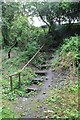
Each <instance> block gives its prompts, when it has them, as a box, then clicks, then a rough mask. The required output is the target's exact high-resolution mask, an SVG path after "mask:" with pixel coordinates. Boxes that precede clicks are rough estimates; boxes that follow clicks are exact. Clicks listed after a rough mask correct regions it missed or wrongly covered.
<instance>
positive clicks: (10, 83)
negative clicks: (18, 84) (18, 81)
mask: <svg viewBox="0 0 80 120" xmlns="http://www.w3.org/2000/svg"><path fill="white" fill-rule="evenodd" d="M10 86H11V91H12V89H13V88H12V76H10Z"/></svg>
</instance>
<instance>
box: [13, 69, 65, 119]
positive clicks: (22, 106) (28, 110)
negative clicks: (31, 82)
mask: <svg viewBox="0 0 80 120" xmlns="http://www.w3.org/2000/svg"><path fill="white" fill-rule="evenodd" d="M63 77H64V76H63ZM46 78H47V79H46ZM60 79H62V77H60V76H59V77H58V73H56V72H55V71H53V72H52V69H51V67H50V68H49V69H48V71H47V74H46V76H45V77H44V82H43V85H41V86H40V87H39V91H38V92H37V93H36V94H35V95H34V96H31V97H29V98H24V97H23V98H22V97H19V98H17V101H16V103H15V105H14V110H15V112H16V113H17V115H18V117H20V116H22V117H23V118H37V117H39V118H43V117H44V112H43V111H44V110H45V109H46V107H47V105H46V106H44V105H43V100H44V99H46V98H47V97H48V96H50V90H51V89H53V87H55V86H56V85H59V84H60V82H58V80H60ZM62 84H63V83H62Z"/></svg>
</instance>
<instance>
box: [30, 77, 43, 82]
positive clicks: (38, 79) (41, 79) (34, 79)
mask: <svg viewBox="0 0 80 120" xmlns="http://www.w3.org/2000/svg"><path fill="white" fill-rule="evenodd" d="M43 80H44V79H43V78H32V79H31V81H43Z"/></svg>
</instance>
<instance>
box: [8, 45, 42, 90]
mask: <svg viewBox="0 0 80 120" xmlns="http://www.w3.org/2000/svg"><path fill="white" fill-rule="evenodd" d="M43 46H44V45H42V46H41V47H40V49H39V50H38V51H37V52H36V53H35V55H33V57H32V58H31V59H30V60H29V61H28V62H27V64H25V65H24V66H23V68H22V69H21V70H19V71H18V72H15V73H14V74H11V75H10V76H9V78H10V87H11V91H12V90H13V81H12V77H13V76H16V75H18V77H19V82H18V85H19V88H20V85H21V79H20V76H21V72H22V71H23V70H24V69H25V68H26V67H27V66H28V65H29V63H30V62H31V61H32V60H33V59H34V58H35V57H36V55H37V54H38V53H39V52H40V50H41V49H42V48H43Z"/></svg>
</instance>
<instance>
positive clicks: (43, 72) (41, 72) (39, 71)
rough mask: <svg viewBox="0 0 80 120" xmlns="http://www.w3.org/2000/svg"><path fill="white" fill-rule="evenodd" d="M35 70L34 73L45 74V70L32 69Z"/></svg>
mask: <svg viewBox="0 0 80 120" xmlns="http://www.w3.org/2000/svg"><path fill="white" fill-rule="evenodd" d="M34 72H35V74H41V75H45V74H47V72H48V71H47V70H38V71H34Z"/></svg>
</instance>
